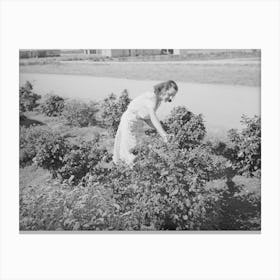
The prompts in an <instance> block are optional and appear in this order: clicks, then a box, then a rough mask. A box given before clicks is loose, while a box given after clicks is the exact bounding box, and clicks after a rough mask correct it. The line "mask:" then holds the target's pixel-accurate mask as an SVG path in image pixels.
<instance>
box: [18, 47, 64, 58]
mask: <svg viewBox="0 0 280 280" xmlns="http://www.w3.org/2000/svg"><path fill="white" fill-rule="evenodd" d="M54 56H60V50H54V49H53V50H47V49H46V50H44V49H42V50H20V51H19V57H20V58H32V57H36V58H38V57H54Z"/></svg>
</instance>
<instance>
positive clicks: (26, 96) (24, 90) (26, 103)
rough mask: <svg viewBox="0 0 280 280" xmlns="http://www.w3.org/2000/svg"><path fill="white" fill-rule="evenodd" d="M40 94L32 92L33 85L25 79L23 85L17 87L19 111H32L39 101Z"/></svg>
mask: <svg viewBox="0 0 280 280" xmlns="http://www.w3.org/2000/svg"><path fill="white" fill-rule="evenodd" d="M40 98H41V95H39V94H36V93H34V92H33V85H32V84H31V83H30V82H29V81H27V82H26V83H25V85H24V86H21V87H20V88H19V109H20V112H21V113H22V112H26V111H33V109H34V108H36V107H37V106H38V105H39V103H38V102H37V101H38V100H39V99H40Z"/></svg>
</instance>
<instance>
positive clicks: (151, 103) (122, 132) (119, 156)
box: [113, 81, 178, 166]
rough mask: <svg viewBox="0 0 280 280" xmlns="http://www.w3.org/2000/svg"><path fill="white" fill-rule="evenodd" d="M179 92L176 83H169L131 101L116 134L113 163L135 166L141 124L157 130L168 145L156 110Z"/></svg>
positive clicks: (155, 87) (161, 84)
mask: <svg viewBox="0 0 280 280" xmlns="http://www.w3.org/2000/svg"><path fill="white" fill-rule="evenodd" d="M177 91H178V86H177V84H176V83H175V82H174V81H167V82H163V83H160V84H157V85H155V86H154V90H153V91H152V92H146V93H144V94H142V95H140V96H138V97H136V98H135V99H133V100H132V101H131V103H130V104H129V105H128V108H127V110H126V111H125V112H124V113H123V115H122V117H121V121H120V124H119V127H118V130H117V133H116V137H115V144H114V155H113V161H114V163H115V164H119V163H120V162H122V161H123V162H125V163H126V164H128V165H130V166H131V165H133V161H134V158H135V156H134V155H133V154H132V150H133V148H135V146H136V145H137V143H138V140H139V135H138V134H139V129H138V128H139V124H140V125H141V123H142V122H145V123H147V124H148V125H149V126H150V127H152V128H154V129H156V130H157V132H158V133H159V135H160V136H161V137H162V139H163V141H164V142H166V143H167V141H168V139H167V134H166V132H165V131H164V129H163V128H162V126H161V124H160V122H159V120H158V118H157V115H156V110H157V109H158V108H159V106H160V104H161V103H162V102H171V101H172V100H173V99H174V97H175V95H176V93H177Z"/></svg>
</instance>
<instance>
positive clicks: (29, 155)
mask: <svg viewBox="0 0 280 280" xmlns="http://www.w3.org/2000/svg"><path fill="white" fill-rule="evenodd" d="M55 137H56V134H55V133H54V132H53V131H52V130H50V129H49V128H48V127H46V126H31V127H28V128H26V127H20V139H19V140H20V142H19V144H20V166H21V167H24V166H26V165H30V164H32V160H33V158H34V157H35V156H36V154H37V152H38V150H39V149H40V147H41V144H42V143H44V142H45V141H48V140H49V139H54V138H55Z"/></svg>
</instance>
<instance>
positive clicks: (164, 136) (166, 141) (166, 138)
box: [162, 134, 169, 143]
mask: <svg viewBox="0 0 280 280" xmlns="http://www.w3.org/2000/svg"><path fill="white" fill-rule="evenodd" d="M168 138H169V137H168V135H167V134H164V135H162V139H163V142H164V143H168Z"/></svg>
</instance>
